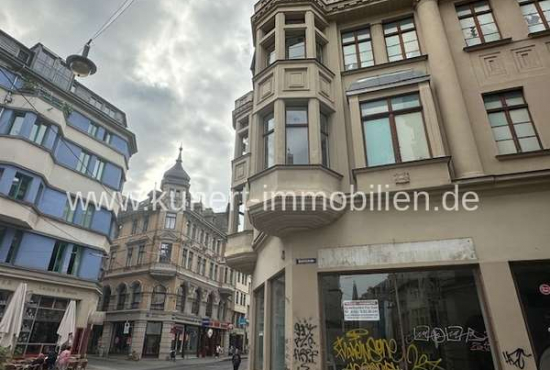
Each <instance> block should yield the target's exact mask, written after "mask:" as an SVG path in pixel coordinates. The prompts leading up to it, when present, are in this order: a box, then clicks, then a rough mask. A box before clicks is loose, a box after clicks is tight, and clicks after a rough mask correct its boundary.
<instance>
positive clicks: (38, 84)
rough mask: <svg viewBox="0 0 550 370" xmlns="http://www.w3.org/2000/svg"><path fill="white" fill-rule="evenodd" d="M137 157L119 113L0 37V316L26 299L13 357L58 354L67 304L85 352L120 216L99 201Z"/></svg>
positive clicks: (43, 58) (115, 188)
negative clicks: (19, 297)
mask: <svg viewBox="0 0 550 370" xmlns="http://www.w3.org/2000/svg"><path fill="white" fill-rule="evenodd" d="M136 151H137V147H136V139H135V136H134V134H133V133H132V132H131V131H130V130H129V129H128V126H127V122H126V115H125V114H124V112H122V111H121V110H120V109H118V108H116V107H115V106H114V105H113V104H111V103H110V102H108V101H107V100H105V99H104V98H102V97H100V96H99V95H98V94H97V93H95V92H93V91H91V90H89V89H88V88H86V87H85V86H84V85H82V84H81V83H79V82H78V81H76V80H75V79H74V76H73V73H72V72H71V70H70V69H69V68H68V67H67V66H66V65H65V61H64V60H63V59H62V58H61V57H59V56H58V55H56V54H55V53H54V52H52V51H51V50H49V49H48V48H47V47H46V46H44V45H42V44H36V45H35V46H33V47H31V48H27V47H26V46H25V45H23V44H22V43H20V42H19V41H17V40H15V39H14V38H12V37H11V36H10V35H8V34H6V33H5V32H3V31H1V30H0V316H2V315H3V313H4V310H5V309H6V306H7V304H8V302H9V300H10V299H11V297H12V295H13V292H14V291H15V290H16V289H17V287H18V285H19V284H20V283H26V284H27V290H28V296H27V297H26V304H25V311H24V315H23V324H22V329H21V334H20V336H19V340H18V343H17V345H16V346H15V348H14V351H15V352H14V354H15V356H36V355H38V354H39V353H48V351H49V350H50V349H51V348H55V347H56V343H57V340H58V336H57V329H58V327H59V324H60V322H61V320H62V318H63V315H64V313H65V310H66V308H67V306H68V304H69V302H70V301H71V300H74V301H76V327H77V332H76V333H74V334H75V335H74V340H73V352H76V353H80V354H84V353H86V348H87V342H88V339H89V336H90V331H91V327H92V325H93V324H94V321H95V320H96V319H97V315H96V314H95V309H96V307H97V304H98V301H99V299H100V296H101V288H100V285H99V278H100V275H101V273H102V267H103V263H104V261H105V258H106V257H107V256H108V255H109V250H110V243H111V237H112V235H111V233H112V231H113V230H114V228H115V226H116V216H117V214H118V211H119V206H118V204H116V202H113V203H114V204H113V205H112V206H111V205H108V204H97V201H99V200H100V199H101V197H102V195H103V194H105V196H106V199H110V197H115V196H116V194H117V193H118V192H120V191H122V188H123V186H124V182H125V181H126V172H127V170H128V163H129V161H130V158H131V156H132V155H133V154H135V153H136ZM77 196H80V199H81V200H82V202H78V203H77V204H76V207H72V206H71V203H73V204H74V202H76V201H78V199H79V198H77ZM94 197H95V198H94ZM104 203H107V202H104ZM109 207H110V208H109Z"/></svg>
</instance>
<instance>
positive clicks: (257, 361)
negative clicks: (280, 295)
mask: <svg viewBox="0 0 550 370" xmlns="http://www.w3.org/2000/svg"><path fill="white" fill-rule="evenodd" d="M264 298H265V292H264V288H263V287H262V288H260V289H259V290H258V291H256V292H255V293H254V305H255V315H254V316H255V317H254V319H255V323H256V325H255V327H254V343H255V345H254V346H255V350H254V365H253V369H254V370H261V369H263V363H264V330H265V321H264V318H265V300H264Z"/></svg>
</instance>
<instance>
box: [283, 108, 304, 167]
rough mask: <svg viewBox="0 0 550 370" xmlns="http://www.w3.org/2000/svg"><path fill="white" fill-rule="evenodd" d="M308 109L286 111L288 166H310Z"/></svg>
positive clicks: (288, 109)
mask: <svg viewBox="0 0 550 370" xmlns="http://www.w3.org/2000/svg"><path fill="white" fill-rule="evenodd" d="M308 163H309V145H308V112H307V107H289V108H287V109H286V164H289V165H292V164H308Z"/></svg>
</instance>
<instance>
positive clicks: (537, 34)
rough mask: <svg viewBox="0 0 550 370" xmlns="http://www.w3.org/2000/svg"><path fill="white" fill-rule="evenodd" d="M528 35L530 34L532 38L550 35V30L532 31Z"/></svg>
mask: <svg viewBox="0 0 550 370" xmlns="http://www.w3.org/2000/svg"><path fill="white" fill-rule="evenodd" d="M527 36H529V37H530V38H532V39H535V38H537V37H544V36H550V30H543V31H537V32H531V33H529V34H528V35H527Z"/></svg>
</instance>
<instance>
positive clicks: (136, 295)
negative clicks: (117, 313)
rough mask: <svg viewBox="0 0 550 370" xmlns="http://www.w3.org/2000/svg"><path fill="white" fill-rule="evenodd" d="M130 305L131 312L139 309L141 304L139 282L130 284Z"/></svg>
mask: <svg viewBox="0 0 550 370" xmlns="http://www.w3.org/2000/svg"><path fill="white" fill-rule="evenodd" d="M131 289H132V304H131V305H130V308H132V309H133V310H135V309H137V308H139V305H140V303H141V284H140V283H139V281H136V282H134V283H133V284H132V288H131Z"/></svg>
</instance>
